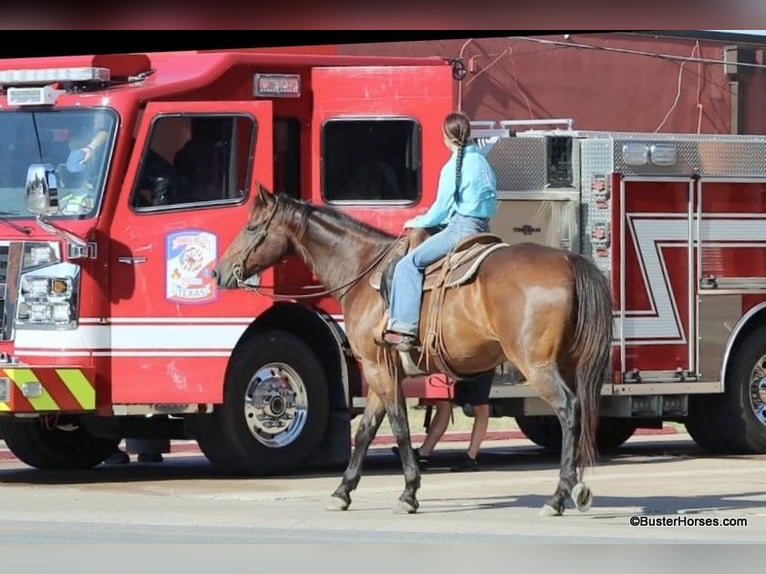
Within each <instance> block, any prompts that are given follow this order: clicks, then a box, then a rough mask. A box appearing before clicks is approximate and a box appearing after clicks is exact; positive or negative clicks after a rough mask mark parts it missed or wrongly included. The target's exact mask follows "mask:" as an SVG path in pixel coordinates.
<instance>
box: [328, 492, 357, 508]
mask: <svg viewBox="0 0 766 574" xmlns="http://www.w3.org/2000/svg"><path fill="white" fill-rule="evenodd" d="M349 506H351V499H350V498H349V499H344V498H343V497H341V496H338V495H337V494H333V495H332V496H331V497H330V502H328V503H327V506H326V509H327V510H348V507H349Z"/></svg>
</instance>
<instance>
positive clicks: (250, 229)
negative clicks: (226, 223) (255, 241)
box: [247, 225, 258, 233]
mask: <svg viewBox="0 0 766 574" xmlns="http://www.w3.org/2000/svg"><path fill="white" fill-rule="evenodd" d="M247 231H248V232H249V233H255V232H256V231H258V226H257V225H248V226H247Z"/></svg>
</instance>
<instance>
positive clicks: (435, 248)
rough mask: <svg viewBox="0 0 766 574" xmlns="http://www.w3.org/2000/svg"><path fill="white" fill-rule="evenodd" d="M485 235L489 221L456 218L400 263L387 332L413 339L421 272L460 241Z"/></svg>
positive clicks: (457, 216)
mask: <svg viewBox="0 0 766 574" xmlns="http://www.w3.org/2000/svg"><path fill="white" fill-rule="evenodd" d="M488 231H489V220H487V219H480V218H477V217H466V216H464V215H459V214H457V215H455V216H454V217H453V218H452V219H451V220H450V222H449V223H448V224H447V226H446V227H445V228H444V229H442V230H441V231H439V232H438V233H435V234H434V235H432V236H431V237H429V238H428V239H426V240H425V241H424V242H423V243H421V244H420V245H418V246H417V247H416V248H415V249H413V250H412V251H410V252H409V253H407V255H405V256H404V257H403V258H402V259H400V260H399V263H397V265H396V268H395V269H394V277H393V283H392V286H391V311H390V316H389V319H388V325H387V329H389V330H391V331H397V332H399V333H407V334H409V335H415V336H417V334H418V323H419V320H420V307H421V303H422V300H423V272H424V270H425V268H426V267H427V266H428V265H431V263H434V262H436V261H438V260H439V259H441V258H442V257H444V256H445V255H447V254H448V253H449V252H450V251H452V249H453V248H454V247H455V245H457V244H458V242H460V240H462V239H464V238H466V237H468V236H469V235H473V234H475V233H482V232H488Z"/></svg>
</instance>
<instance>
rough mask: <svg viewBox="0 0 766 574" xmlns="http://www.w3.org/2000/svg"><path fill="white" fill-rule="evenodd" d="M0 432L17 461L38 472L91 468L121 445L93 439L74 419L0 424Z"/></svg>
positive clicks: (114, 441) (5, 422) (44, 419)
mask: <svg viewBox="0 0 766 574" xmlns="http://www.w3.org/2000/svg"><path fill="white" fill-rule="evenodd" d="M0 432H2V435H3V436H4V438H5V444H6V445H7V446H8V448H9V449H10V450H11V452H12V453H13V454H14V455H15V456H16V458H18V459H19V460H20V461H21V462H23V463H24V464H27V465H29V466H31V467H34V468H39V469H41V470H77V469H85V468H92V467H94V466H96V465H97V464H100V463H101V462H103V461H104V460H106V458H107V457H108V456H109V455H110V454H112V453H113V452H114V451H115V450H116V449H117V445H118V444H119V442H120V441H119V439H107V438H99V437H94V436H93V435H91V434H89V433H88V432H87V431H86V430H85V429H84V428H83V427H82V426H80V425H78V424H77V422H76V420H74V419H72V420H63V419H62V420H58V421H57V420H54V419H52V418H50V417H40V418H37V419H33V420H31V421H18V422H16V421H3V422H0Z"/></svg>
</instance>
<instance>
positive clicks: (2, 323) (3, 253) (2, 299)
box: [0, 244, 11, 341]
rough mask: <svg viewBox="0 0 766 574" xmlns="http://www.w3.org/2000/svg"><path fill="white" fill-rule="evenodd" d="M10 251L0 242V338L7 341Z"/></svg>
mask: <svg viewBox="0 0 766 574" xmlns="http://www.w3.org/2000/svg"><path fill="white" fill-rule="evenodd" d="M9 253H10V246H9V245H8V244H5V245H2V244H0V309H2V311H3V312H2V313H0V340H3V341H7V340H8V339H10V338H11V333H10V331H9V330H8V329H6V321H8V319H7V318H6V315H7V313H8V308H7V305H6V300H7V298H8V257H9Z"/></svg>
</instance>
